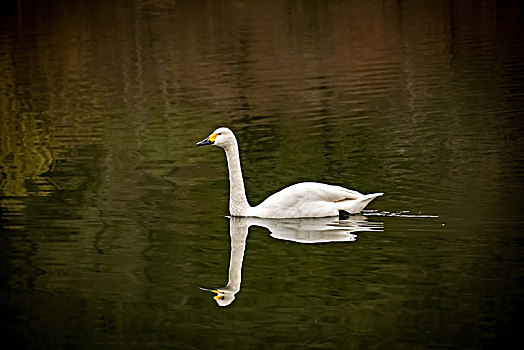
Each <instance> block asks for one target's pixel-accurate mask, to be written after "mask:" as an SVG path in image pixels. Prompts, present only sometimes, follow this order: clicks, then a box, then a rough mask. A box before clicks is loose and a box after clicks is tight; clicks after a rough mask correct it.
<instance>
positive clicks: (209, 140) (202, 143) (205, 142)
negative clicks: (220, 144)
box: [196, 134, 217, 146]
mask: <svg viewBox="0 0 524 350" xmlns="http://www.w3.org/2000/svg"><path fill="white" fill-rule="evenodd" d="M216 138H217V134H211V135H209V137H208V138H206V139H205V140H202V141H200V142H198V143H197V144H196V145H197V146H206V145H212V144H214V143H215V139H216Z"/></svg>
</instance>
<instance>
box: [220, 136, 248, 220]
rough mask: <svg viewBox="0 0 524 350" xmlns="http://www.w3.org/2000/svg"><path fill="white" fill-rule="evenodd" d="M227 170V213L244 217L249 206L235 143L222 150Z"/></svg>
mask: <svg viewBox="0 0 524 350" xmlns="http://www.w3.org/2000/svg"><path fill="white" fill-rule="evenodd" d="M224 151H225V152H226V158H227V168H228V170H229V213H230V214H231V216H245V213H246V211H247V210H248V208H250V205H249V203H248V201H247V198H246V190H245V188H244V178H243V177H242V168H241V166H240V154H239V153H238V145H237V143H236V142H235V143H234V144H232V145H231V146H229V147H228V148H224Z"/></svg>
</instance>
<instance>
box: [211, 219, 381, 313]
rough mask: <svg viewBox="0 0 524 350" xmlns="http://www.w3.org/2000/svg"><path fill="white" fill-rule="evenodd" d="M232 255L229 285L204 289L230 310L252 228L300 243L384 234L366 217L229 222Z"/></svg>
mask: <svg viewBox="0 0 524 350" xmlns="http://www.w3.org/2000/svg"><path fill="white" fill-rule="evenodd" d="M229 220H230V221H229V235H230V240H231V253H230V259H229V274H228V282H227V284H226V285H225V286H224V287H221V288H216V289H207V288H201V289H203V290H207V291H212V292H214V293H216V295H215V296H214V299H215V301H216V302H217V304H218V305H220V306H228V305H229V304H231V303H232V302H233V300H235V295H236V294H237V293H238V292H239V291H240V284H241V281H242V261H243V260H244V251H245V249H246V239H247V235H248V231H249V227H250V226H259V227H263V228H266V229H268V230H269V231H270V232H271V237H273V238H276V239H282V240H287V241H293V242H298V243H327V242H352V241H355V240H356V238H357V236H356V234H355V233H357V232H365V231H382V229H383V223H382V222H370V221H367V218H366V217H365V216H361V215H359V216H351V217H349V218H347V219H344V220H338V219H335V218H332V217H331V218H309V219H261V218H240V217H231V218H229Z"/></svg>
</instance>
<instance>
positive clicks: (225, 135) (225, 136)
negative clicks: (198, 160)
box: [196, 128, 237, 149]
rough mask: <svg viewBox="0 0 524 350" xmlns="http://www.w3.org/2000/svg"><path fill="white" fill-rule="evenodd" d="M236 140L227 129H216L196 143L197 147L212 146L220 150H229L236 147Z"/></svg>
mask: <svg viewBox="0 0 524 350" xmlns="http://www.w3.org/2000/svg"><path fill="white" fill-rule="evenodd" d="M236 143H237V139H236V137H235V134H233V131H231V130H229V129H228V128H218V129H216V130H215V131H213V133H212V134H211V135H209V136H208V137H207V138H205V139H204V140H202V141H200V142H198V143H197V144H196V145H197V146H206V145H213V146H218V147H222V148H226V149H227V148H229V147H231V146H234V145H236Z"/></svg>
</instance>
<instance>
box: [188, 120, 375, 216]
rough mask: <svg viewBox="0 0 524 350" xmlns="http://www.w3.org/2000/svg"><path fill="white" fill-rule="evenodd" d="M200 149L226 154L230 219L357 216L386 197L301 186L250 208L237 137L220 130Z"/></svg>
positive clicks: (323, 186) (319, 185)
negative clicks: (210, 148) (220, 150)
mask: <svg viewBox="0 0 524 350" xmlns="http://www.w3.org/2000/svg"><path fill="white" fill-rule="evenodd" d="M196 145H197V146H205V145H214V146H218V147H221V148H223V149H224V151H225V152H226V158H227V165H228V169H229V213H230V214H231V216H239V217H258V218H312V217H328V216H338V215H339V214H340V213H341V212H347V213H350V214H356V213H359V212H360V211H362V209H364V207H365V206H366V205H367V204H368V203H369V202H371V200H373V199H374V198H375V197H378V196H381V195H382V194H383V193H372V194H366V195H364V194H362V193H359V192H357V191H352V190H348V189H347V188H344V187H340V186H333V185H326V184H322V183H318V182H301V183H297V184H295V185H291V186H289V187H286V188H284V189H283V190H281V191H279V192H277V193H275V194H272V195H271V196H269V197H268V198H266V200H264V201H263V202H262V203H260V204H259V205H257V206H256V207H252V206H250V205H249V203H248V201H247V198H246V191H245V189H244V178H243V177H242V168H241V166H240V155H239V153H238V144H237V139H236V137H235V134H233V132H232V131H231V130H229V129H228V128H218V129H216V130H215V131H214V132H213V133H212V134H211V135H209V137H207V138H206V139H204V140H202V141H200V142H198V143H197V144H196Z"/></svg>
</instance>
